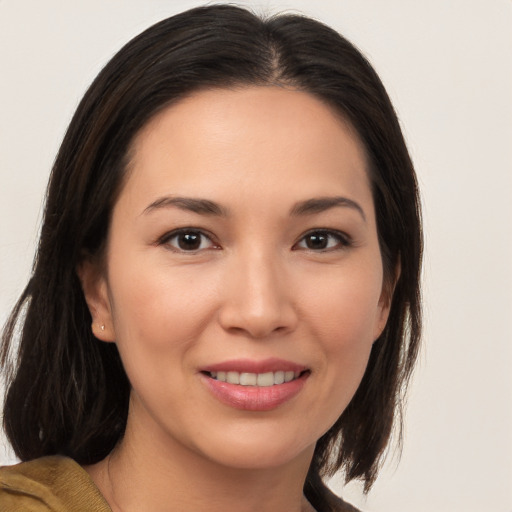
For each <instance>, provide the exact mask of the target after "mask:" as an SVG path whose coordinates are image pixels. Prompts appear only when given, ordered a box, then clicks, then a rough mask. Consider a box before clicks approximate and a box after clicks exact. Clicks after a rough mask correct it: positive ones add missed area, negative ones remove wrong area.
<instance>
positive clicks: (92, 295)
mask: <svg viewBox="0 0 512 512" xmlns="http://www.w3.org/2000/svg"><path fill="white" fill-rule="evenodd" d="M76 272H77V274H78V278H79V279H80V283H81V284H82V291H83V293H84V296H85V301H86V302H87V307H88V308H89V312H90V313H91V317H92V324H91V329H92V333H93V334H94V336H95V337H96V338H98V339H99V340H101V341H106V342H113V341H115V332H114V326H113V322H112V308H111V305H110V300H109V295H108V285H107V280H106V277H105V273H104V271H103V270H101V268H100V265H99V264H98V263H97V262H95V261H93V260H92V259H91V258H85V259H84V260H83V261H82V262H81V263H80V264H79V265H78V267H77V269H76Z"/></svg>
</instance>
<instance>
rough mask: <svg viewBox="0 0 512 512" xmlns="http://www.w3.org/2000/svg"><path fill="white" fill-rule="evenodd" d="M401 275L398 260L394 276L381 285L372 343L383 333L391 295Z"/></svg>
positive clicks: (391, 298)
mask: <svg viewBox="0 0 512 512" xmlns="http://www.w3.org/2000/svg"><path fill="white" fill-rule="evenodd" d="M401 273H402V265H401V264H400V260H399V261H398V262H397V264H396V266H395V272H394V275H393V276H391V277H390V278H389V279H385V280H384V283H383V285H382V291H381V294H380V298H379V304H378V308H379V309H378V311H377V316H376V320H375V331H374V333H373V339H374V341H377V340H378V339H379V337H380V335H381V334H382V332H383V331H384V329H385V327H386V324H387V322H388V318H389V312H390V311H391V303H392V302H393V295H394V293H395V288H396V284H397V283H398V280H399V279H400V274H401Z"/></svg>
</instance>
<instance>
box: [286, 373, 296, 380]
mask: <svg viewBox="0 0 512 512" xmlns="http://www.w3.org/2000/svg"><path fill="white" fill-rule="evenodd" d="M294 378H295V372H284V381H285V382H290V381H291V380H293V379H294Z"/></svg>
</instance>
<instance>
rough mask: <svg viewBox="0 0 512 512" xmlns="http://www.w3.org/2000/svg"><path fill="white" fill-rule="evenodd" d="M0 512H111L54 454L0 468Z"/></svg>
mask: <svg viewBox="0 0 512 512" xmlns="http://www.w3.org/2000/svg"><path fill="white" fill-rule="evenodd" d="M329 501H330V506H329V507H328V510H332V511H335V510H336V511H339V512H359V511H358V510H357V509H356V508H354V507H352V506H351V505H350V504H348V503H346V502H344V501H343V500H342V499H340V498H338V497H337V496H334V495H333V494H331V493H329ZM311 510H314V509H313V507H311ZM0 512H112V509H111V508H110V507H109V505H108V503H107V502H106V501H105V498H104V497H103V496H102V495H101V493H100V491H99V489H98V488H97V487H96V485H95V484H94V482H93V481H92V480H91V478H90V477H89V474H88V473H87V472H86V471H85V470H84V469H82V467H81V466H80V465H78V464H77V463H76V462H75V461H74V460H73V459H70V458H68V457H61V456H58V455H54V456H51V457H42V458H40V459H35V460H32V461H30V462H23V463H21V464H16V465H15V466H5V467H0Z"/></svg>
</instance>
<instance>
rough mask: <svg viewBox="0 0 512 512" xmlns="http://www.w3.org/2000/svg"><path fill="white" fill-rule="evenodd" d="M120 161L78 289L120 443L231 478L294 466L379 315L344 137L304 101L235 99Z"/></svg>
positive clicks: (169, 118)
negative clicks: (124, 432) (106, 345)
mask: <svg viewBox="0 0 512 512" xmlns="http://www.w3.org/2000/svg"><path fill="white" fill-rule="evenodd" d="M133 150H134V151H133V158H132V161H131V164H130V166H129V172H128V175H127V180H126V183H125V186H124V188H123V190H122V192H121V194H120V196H119V199H118V201H117V203H116V205H115V207H114V211H113V217H112V222H111V228H110V233H109V238H108V246H107V253H106V258H107V265H106V268H107V270H106V272H105V273H104V274H102V275H101V276H100V277H99V278H97V279H92V278H90V277H89V278H88V277H87V275H88V272H89V273H90V274H91V275H92V271H90V269H89V270H87V269H86V270H85V273H84V274H83V275H82V276H84V275H85V276H86V277H85V279H84V283H85V284H84V288H85V290H86V295H87V299H88V303H89V305H90V308H91V312H92V314H93V318H94V321H95V327H94V332H95V334H96V335H97V337H98V338H100V339H102V340H104V341H112V342H115V343H116V344H117V346H118V348H119V352H120V355H121V358H122V361H123V364H124V367H125V369H126V372H127V374H128V377H129V379H130V382H131V385H132V394H131V403H130V417H129V422H128V426H129V428H128V432H130V433H132V434H133V435H135V437H137V436H138V437H139V438H140V439H145V442H146V443H148V444H149V445H151V446H156V447H158V450H159V452H160V453H162V451H164V452H165V451H166V450H169V453H173V451H176V450H177V449H179V450H181V452H182V453H190V454H193V455H194V456H199V457H203V458H207V459H209V460H210V461H214V462H217V463H221V464H223V465H228V466H231V467H238V468H254V467H276V466H279V465H281V464H284V463H287V462H290V461H292V460H294V459H296V458H301V457H311V454H312V450H313V448H314V445H315V442H316V441H317V439H318V438H319V437H320V436H321V435H322V434H324V433H325V432H326V431H327V430H328V429H329V428H330V427H331V426H332V424H333V423H334V422H335V421H336V419H337V418H338V417H339V416H340V414H341V413H342V412H343V410H344V409H345V407H346V406H347V405H348V403H349V401H350V400H351V398H352V396H353V395H354V393H355V391H356V389H357V387H358V385H359V383H360V380H361V378H362V375H363V373H364V370H365V367H366V364H367V361H368V357H369V354H370V349H371V347H372V343H373V341H374V340H375V339H376V338H377V337H378V336H379V334H380V332H381V330H382V329H383V327H384V324H385V321H386V318H387V313H388V308H387V303H388V301H386V300H385V297H384V296H383V293H382V284H383V275H382V263H381V255H380V251H379V244H378V239H377V231H376V223H375V212H374V205H373V201H372V195H371V191H370V184H369V180H368V173H367V169H366V166H367V163H366V158H365V155H364V151H363V149H362V146H361V143H360V142H359V140H358V137H357V136H356V135H355V133H354V131H353V130H352V129H350V127H349V126H348V125H347V124H345V123H344V122H343V121H342V120H340V118H339V116H337V115H335V114H334V113H333V112H332V110H331V109H330V108H329V107H327V106H326V105H325V104H323V103H322V102H320V101H319V100H317V99H315V98H314V97H313V96H311V95H309V94H306V93H303V92H298V91H293V90H288V89H283V88H277V87H247V88H240V89H238V90H210V91H205V92H199V93H196V94H194V95H192V96H190V97H188V98H187V99H184V100H182V101H180V102H179V103H177V104H175V105H173V106H171V107H169V108H167V109H166V110H164V111H163V112H162V113H160V114H159V115H158V116H157V117H156V118H154V119H153V120H152V121H151V122H150V123H149V124H148V125H147V126H146V127H145V128H144V129H143V130H142V131H141V132H140V134H139V135H138V136H137V138H136V140H135V143H134V148H133ZM91 282H92V283H93V284H92V285H91V284H90V283H91ZM87 283H89V284H87ZM101 324H104V325H105V329H104V330H103V331H102V330H100V329H99V328H98V325H101Z"/></svg>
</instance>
